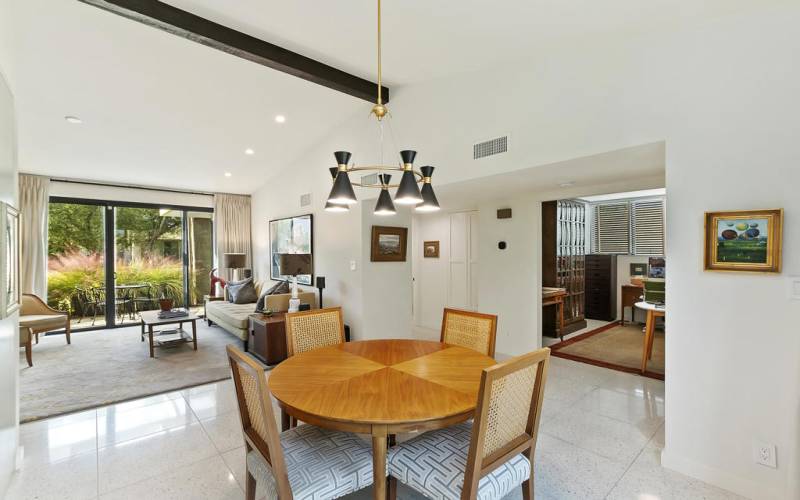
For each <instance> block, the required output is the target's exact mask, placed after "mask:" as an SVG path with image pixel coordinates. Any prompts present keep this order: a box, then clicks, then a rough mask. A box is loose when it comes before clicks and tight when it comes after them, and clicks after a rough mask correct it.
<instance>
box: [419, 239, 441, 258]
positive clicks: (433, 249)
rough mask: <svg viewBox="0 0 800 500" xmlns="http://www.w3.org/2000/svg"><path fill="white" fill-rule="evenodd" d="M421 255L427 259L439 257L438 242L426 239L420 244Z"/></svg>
mask: <svg viewBox="0 0 800 500" xmlns="http://www.w3.org/2000/svg"><path fill="white" fill-rule="evenodd" d="M422 255H423V256H425V257H426V258H429V259H438V258H439V242H438V241H426V242H425V243H423V244H422Z"/></svg>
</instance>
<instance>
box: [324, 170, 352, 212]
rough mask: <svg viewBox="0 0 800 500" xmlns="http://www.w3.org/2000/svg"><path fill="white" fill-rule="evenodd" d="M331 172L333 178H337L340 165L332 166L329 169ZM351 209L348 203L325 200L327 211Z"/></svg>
mask: <svg viewBox="0 0 800 500" xmlns="http://www.w3.org/2000/svg"><path fill="white" fill-rule="evenodd" d="M328 171H329V172H330V173H331V179H332V180H334V181H335V180H336V174H338V173H339V167H331V168H329V169H328ZM349 210H350V207H348V206H347V205H339V204H336V203H332V202H331V201H330V200H328V201H326V202H325V211H326V212H347V211H349Z"/></svg>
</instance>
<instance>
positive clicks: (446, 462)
mask: <svg viewBox="0 0 800 500" xmlns="http://www.w3.org/2000/svg"><path fill="white" fill-rule="evenodd" d="M471 436H472V422H464V423H462V424H458V425H454V426H452V427H448V428H445V429H439V430H436V431H431V432H426V433H425V434H422V435H420V436H417V437H416V438H414V439H411V440H409V441H406V442H405V443H402V444H400V445H398V446H396V447H394V448H392V449H391V450H389V467H388V468H389V474H390V475H391V476H393V477H395V478H396V479H397V480H398V481H400V482H401V483H403V484H405V485H407V486H409V487H411V488H412V489H414V490H416V491H418V492H419V493H421V494H422V495H424V496H426V497H427V498H432V499H434V500H440V499H442V500H443V499H450V500H458V499H460V498H461V490H462V489H463V486H464V471H465V469H466V467H467V454H468V453H469V442H470V438H471ZM530 472H531V464H530V462H529V461H528V459H527V458H525V456H524V455H522V454H519V455H516V456H515V457H513V458H512V459H510V460H509V461H508V462H506V463H505V464H503V465H501V466H500V467H498V468H497V469H495V470H494V471H492V472H491V473H489V474H487V475H486V476H484V477H482V478H481V480H480V482H479V483H478V495H477V497H478V499H479V500H497V499H500V498H502V497H504V496H506V495H507V494H508V493H510V492H511V491H512V490H514V488H518V487H519V486H521V485H522V483H523V482H524V481H525V480H527V479H528V478H529V477H530Z"/></svg>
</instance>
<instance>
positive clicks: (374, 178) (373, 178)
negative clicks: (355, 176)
mask: <svg viewBox="0 0 800 500" xmlns="http://www.w3.org/2000/svg"><path fill="white" fill-rule="evenodd" d="M361 184H363V185H364V186H370V185H372V186H377V185H378V174H367V175H362V176H361Z"/></svg>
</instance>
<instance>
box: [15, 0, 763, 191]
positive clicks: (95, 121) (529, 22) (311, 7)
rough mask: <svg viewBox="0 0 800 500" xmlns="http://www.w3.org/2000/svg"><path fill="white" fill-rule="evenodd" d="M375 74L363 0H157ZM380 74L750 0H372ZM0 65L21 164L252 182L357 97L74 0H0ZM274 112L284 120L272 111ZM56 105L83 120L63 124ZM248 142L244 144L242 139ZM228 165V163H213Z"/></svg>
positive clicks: (95, 175)
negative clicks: (379, 24)
mask: <svg viewBox="0 0 800 500" xmlns="http://www.w3.org/2000/svg"><path fill="white" fill-rule="evenodd" d="M168 3H171V4H173V5H175V6H177V7H180V8H182V9H185V10H189V11H191V12H194V13H196V14H198V15H201V16H204V17H207V18H209V19H212V20H214V21H217V22H220V23H222V24H225V25H228V26H230V27H233V28H236V29H239V30H241V31H244V32H247V33H249V34H251V35H254V36H257V37H259V38H262V39H264V40H266V41H269V42H272V43H276V44H278V45H281V46H284V47H286V48H288V49H290V50H294V51H297V52H300V53H302V54H304V55H307V56H309V57H312V58H315V59H318V60H320V61H322V62H325V63H327V64H330V65H333V66H336V67H339V68H341V69H343V70H345V71H349V72H352V73H354V74H357V75H358V76H362V77H365V78H370V79H374V78H375V73H376V71H375V2H374V1H373V0H339V1H319V0H294V1H277V0H226V1H224V2H223V1H220V0H169V1H168ZM383 3H384V65H385V68H384V75H385V80H386V82H387V84H388V85H389V86H390V87H393V88H395V89H396V88H398V86H401V85H410V84H413V83H415V82H420V81H426V80H430V79H434V78H439V77H442V76H445V75H452V74H460V73H464V72H469V71H474V70H478V69H481V68H486V67H493V66H498V65H501V64H504V63H507V62H509V61H517V62H518V63H519V64H530V63H531V62H532V61H533V60H534V59H535V57H536V54H537V52H540V51H546V50H551V49H552V48H554V47H557V46H559V45H564V44H571V45H574V44H581V43H592V40H596V39H597V38H598V37H621V36H630V35H631V34H633V33H635V32H643V31H652V30H659V29H667V28H669V27H670V26H672V25H675V24H679V23H687V22H695V21H696V20H698V19H705V18H708V17H713V16H717V15H722V14H724V13H726V12H729V11H732V10H736V9H742V8H748V7H752V6H755V5H757V4H758V2H757V1H756V0H707V1H704V2H686V1H683V0H651V1H648V2H642V1H641V0H607V1H602V2H599V1H596V0H506V1H504V2H486V1H481V0H458V1H456V0H450V1H430V0H384V2H383ZM0 43H1V44H2V45H0V68H2V71H3V72H4V73H5V74H6V75H7V77H8V79H9V80H10V82H11V85H12V89H13V91H14V93H15V96H16V100H17V114H18V128H19V146H20V149H19V165H20V169H21V170H22V171H25V172H33V173H41V174H47V175H52V176H60V177H73V178H84V179H92V180H101V181H111V182H124V183H136V184H145V185H156V186H172V187H179V188H187V189H197V190H206V191H225V192H243V193H247V192H252V191H254V190H255V189H257V188H258V187H259V186H260V185H261V184H262V183H263V182H264V181H265V180H266V179H267V178H268V177H270V176H271V175H274V174H275V173H276V172H279V171H280V170H281V168H283V167H285V166H286V165H288V164H290V163H291V162H292V160H293V159H295V158H297V157H298V156H299V155H300V154H301V153H302V152H303V150H304V148H306V147H308V145H309V144H312V143H313V142H315V141H317V140H319V139H320V138H321V137H323V136H324V135H325V134H326V133H328V131H330V130H331V129H332V128H333V127H335V126H336V125H337V124H338V123H340V122H342V121H344V120H345V119H346V118H348V117H349V116H351V115H354V114H356V113H361V114H366V113H367V111H368V109H369V104H368V103H366V102H364V101H361V100H358V99H356V98H353V97H350V96H346V95H344V94H341V93H338V92H336V91H333V90H330V89H327V88H323V87H320V86H317V85H314V84H312V83H309V82H306V81H304V80H300V79H297V78H294V77H291V76H288V75H285V74H283V73H280V72H277V71H274V70H271V69H268V68H265V67H262V66H259V65H257V64H254V63H251V62H249V61H245V60H242V59H239V58H236V57H234V56H231V55H228V54H225V53H222V52H219V51H216V50H214V49H211V48H208V47H205V46H201V45H198V44H196V43H193V42H190V41H187V40H184V39H182V38H179V37H176V36H173V35H169V34H167V33H164V32H162V31H159V30H157V29H154V28H150V27H147V26H144V25H142V24H139V23H136V22H133V21H130V20H127V19H124V18H121V17H119V16H116V15H113V14H110V13H108V12H105V11H102V10H99V9H97V8H95V7H91V6H88V5H85V4H83V3H80V2H78V1H77V0H57V1H54V0H0ZM278 114H282V115H285V116H286V118H287V121H286V123H284V124H278V123H276V122H275V120H274V117H275V115H278ZM65 115H75V116H78V117H80V118H81V119H82V120H83V123H82V124H80V125H73V124H69V123H67V122H66V121H65V120H64V116H65ZM246 148H252V149H253V150H254V151H255V155H252V156H248V155H245V154H244V150H245V149H246ZM225 172H230V173H231V174H232V175H231V176H230V177H225V176H224V173H225Z"/></svg>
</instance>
